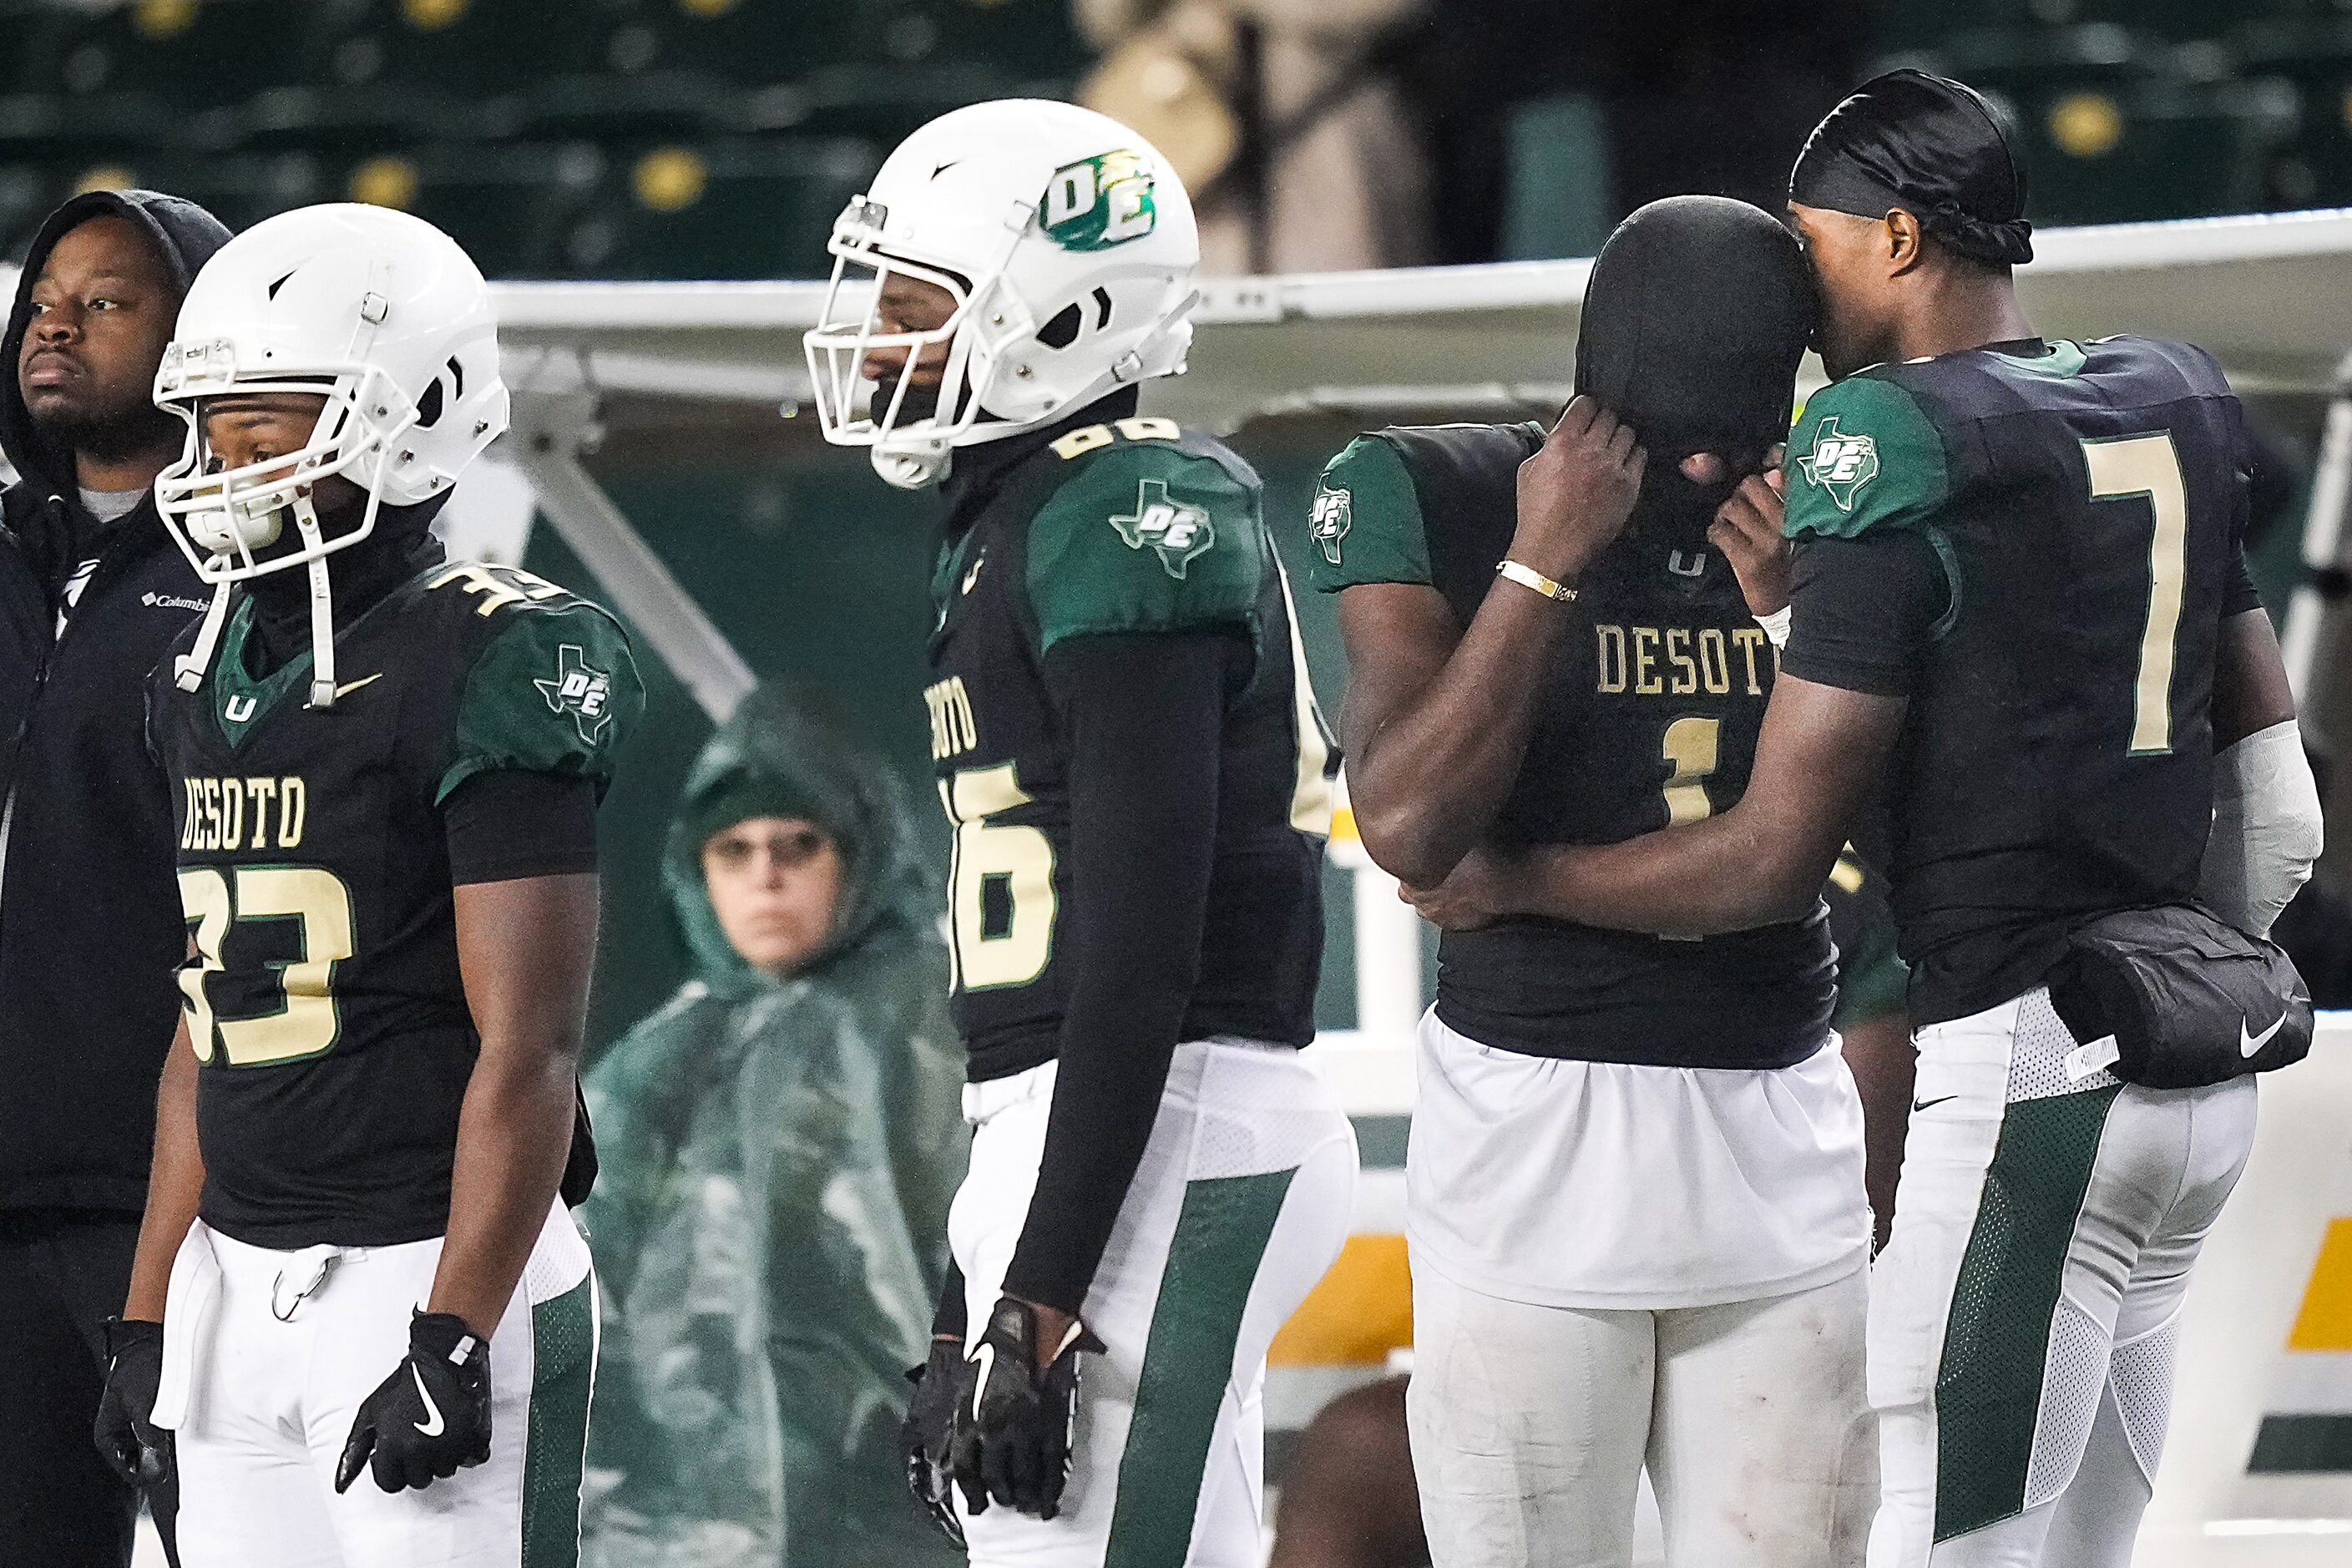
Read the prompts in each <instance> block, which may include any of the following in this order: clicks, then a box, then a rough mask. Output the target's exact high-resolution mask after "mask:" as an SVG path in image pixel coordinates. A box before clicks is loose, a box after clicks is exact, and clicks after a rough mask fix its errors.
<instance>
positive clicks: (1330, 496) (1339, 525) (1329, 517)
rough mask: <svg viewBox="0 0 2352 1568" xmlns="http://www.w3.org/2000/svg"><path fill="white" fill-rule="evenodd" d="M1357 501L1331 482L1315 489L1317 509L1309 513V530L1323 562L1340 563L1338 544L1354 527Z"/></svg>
mask: <svg viewBox="0 0 2352 1568" xmlns="http://www.w3.org/2000/svg"><path fill="white" fill-rule="evenodd" d="M1355 511H1356V498H1355V497H1354V496H1352V495H1350V494H1349V493H1348V489H1347V487H1346V486H1344V485H1335V484H1332V483H1330V482H1328V480H1327V481H1325V482H1324V483H1322V484H1320V485H1318V486H1317V487H1316V489H1315V507H1314V510H1312V511H1310V512H1308V513H1307V532H1308V534H1309V535H1310V536H1311V537H1312V538H1313V539H1314V541H1315V542H1316V543H1317V544H1318V545H1319V546H1320V547H1321V548H1322V551H1323V559H1324V560H1326V561H1328V562H1329V563H1331V564H1332V565H1334V566H1337V565H1338V564H1339V542H1340V541H1341V540H1343V539H1345V538H1347V537H1348V530H1349V529H1350V528H1352V527H1354V526H1355V522H1356V517H1355Z"/></svg>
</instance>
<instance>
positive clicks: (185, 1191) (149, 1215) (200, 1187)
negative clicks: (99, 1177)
mask: <svg viewBox="0 0 2352 1568" xmlns="http://www.w3.org/2000/svg"><path fill="white" fill-rule="evenodd" d="M204 1190H205V1157H204V1153H203V1152H202V1150H201V1149H200V1148H199V1147H198V1146H197V1143H196V1054H195V1051H194V1049H193V1048H192V1047H190V1045H189V1043H188V1025H187V1020H186V1019H185V1018H183V1019H182V1020H181V1021H180V1028H179V1032H178V1033H177V1034H176V1035H174V1036H173V1039H172V1050H171V1054H170V1055H169V1056H167V1057H165V1058H163V1079H162V1081H161V1082H159V1083H158V1084H157V1085H156V1089H155V1152H154V1162H153V1163H152V1165H151V1166H150V1167H149V1171H148V1175H147V1207H146V1212H145V1213H143V1214H142V1215H141V1216H140V1220H139V1249H138V1251H137V1253H136V1254H135V1255H134V1256H133V1258H132V1260H131V1289H130V1291H129V1293H128V1294H127V1295H126V1296H125V1298H124V1300H123V1304H122V1315H123V1316H124V1317H125V1318H129V1319H132V1320H134V1321H143V1322H161V1321H163V1310H164V1306H165V1297H166V1296H167V1295H168V1294H169V1292H170V1289H171V1283H172V1260H173V1258H176V1257H178V1256H179V1251H180V1244H181V1243H182V1242H183V1241H184V1240H186V1239H187V1235H188V1227H189V1226H192V1225H194V1223H195V1220H196V1205H197V1204H198V1202H199V1201H200V1200H201V1199H202V1198H203V1196H204Z"/></svg>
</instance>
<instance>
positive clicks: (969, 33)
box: [898, 0, 1088, 97]
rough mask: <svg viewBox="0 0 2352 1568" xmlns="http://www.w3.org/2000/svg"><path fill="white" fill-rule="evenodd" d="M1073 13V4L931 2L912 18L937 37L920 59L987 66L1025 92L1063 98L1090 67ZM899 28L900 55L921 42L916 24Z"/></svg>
mask: <svg viewBox="0 0 2352 1568" xmlns="http://www.w3.org/2000/svg"><path fill="white" fill-rule="evenodd" d="M1072 9H1073V7H1072V6H1071V5H1070V0H927V3H926V4H925V5H922V6H921V7H919V9H918V10H917V11H915V12H912V13H910V14H909V16H910V18H911V17H917V16H919V17H920V18H921V19H922V20H923V21H925V22H928V23H929V26H930V28H931V29H932V30H933V32H934V33H935V37H933V38H932V39H930V40H929V48H928V49H927V50H925V51H924V52H923V53H922V54H921V55H920V56H919V58H926V59H932V60H940V61H966V60H969V61H974V62H978V63H982V64H986V65H988V66H990V67H992V68H994V69H995V70H996V71H997V72H999V73H1000V74H1002V75H1003V76H1004V77H1005V78H1007V79H1010V80H1011V81H1013V82H1015V83H1018V84H1020V86H1021V90H1023V91H1024V92H1027V93H1031V94H1038V93H1043V94H1045V95H1046V96H1053V97H1061V96H1066V94H1067V92H1068V84H1069V83H1071V82H1073V81H1075V80H1076V79H1077V77H1078V75H1079V73H1080V71H1081V70H1082V69H1084V68H1085V67H1086V65H1087V63H1088V51H1087V47H1086V45H1085V44H1084V43H1083V42H1082V41H1081V40H1080V39H1079V37H1078V35H1077V31H1076V27H1075V26H1074V25H1073V24H1072V21H1071V11H1072ZM899 26H900V27H901V28H902V29H903V31H902V34H901V41H900V43H899V46H898V47H899V48H900V50H902V51H903V50H904V49H905V48H906V47H907V46H908V45H909V44H912V43H915V42H918V41H920V29H919V28H917V27H915V26H914V24H913V22H912V20H911V19H910V20H909V21H907V22H902V23H901V24H899Z"/></svg>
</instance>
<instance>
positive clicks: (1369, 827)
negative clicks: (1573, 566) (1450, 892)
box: [1348, 579, 1577, 886]
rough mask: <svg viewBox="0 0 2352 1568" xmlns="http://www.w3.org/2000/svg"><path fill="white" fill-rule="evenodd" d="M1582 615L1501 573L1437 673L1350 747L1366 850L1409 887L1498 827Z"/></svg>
mask: <svg viewBox="0 0 2352 1568" xmlns="http://www.w3.org/2000/svg"><path fill="white" fill-rule="evenodd" d="M1576 614H1577V612H1576V611H1574V610H1573V609H1571V608H1570V607H1569V606H1567V605H1559V604H1555V603H1553V602H1551V601H1550V600H1548V599H1545V598H1544V597H1542V596H1541V595H1538V594H1536V593H1534V592H1532V591H1530V590H1528V589H1527V588H1524V587H1521V586H1520V585H1518V584H1516V583H1507V582H1503V581H1501V580H1500V579H1497V580H1496V584H1495V585H1494V587H1493V588H1491V589H1490V590H1489V591H1488V592H1487V595H1486V601H1485V602H1484V604H1483V605H1481V606H1480V607H1479V610H1478V614H1477V615H1476V616H1475V617H1473V618H1472V620H1471V623H1470V626H1469V629H1468V630H1467V631H1465V633H1463V635H1462V640H1461V641H1460V642H1459V643H1458V644H1456V645H1455V647H1454V651H1453V653H1452V654H1451V655H1450V656H1449V657H1448V658H1446V660H1445V662H1444V666H1443V667H1442V668H1440V669H1439V670H1438V671H1437V673H1436V675H1435V676H1434V677H1433V679H1431V680H1430V681H1429V683H1428V684H1427V685H1426V686H1424V687H1423V688H1422V689H1421V690H1420V691H1419V692H1418V693H1417V694H1415V695H1414V696H1413V697H1412V699H1411V700H1408V701H1406V702H1404V703H1403V704H1402V705H1400V706H1399V708H1398V709H1397V710H1396V711H1395V712H1394V713H1393V714H1392V715H1391V716H1390V717H1388V718H1387V719H1386V720H1385V721H1383V722H1381V724H1380V725H1379V726H1378V727H1377V728H1376V729H1374V730H1373V731H1371V732H1370V734H1368V735H1362V736H1360V737H1351V739H1355V740H1356V742H1357V743H1356V745H1355V747H1354V749H1352V750H1351V751H1350V752H1349V758H1348V787H1349V803H1350V805H1352V806H1353V808H1354V811H1355V815H1356V826H1357V830H1358V831H1359V832H1360V834H1361V835H1362V836H1363V841H1364V847H1365V849H1366V850H1367V851H1368V852H1369V853H1370V856H1371V858H1373V860H1374V861H1375V862H1377V863H1378V864H1379V865H1380V866H1381V868H1382V869H1384V870H1386V871H1388V872H1389V873H1390V874H1391V875H1392V876H1394V877H1396V878H1398V879H1401V880H1402V881H1404V882H1407V883H1412V884H1415V885H1423V886H1425V885H1432V884H1434V883H1437V882H1441V881H1443V880H1444V879H1445V876H1446V874H1447V873H1448V872H1450V871H1452V870H1453V869H1454V866H1455V865H1456V864H1457V863H1458V862H1459V861H1460V860H1461V858H1462V857H1463V856H1465V855H1466V854H1468V853H1469V852H1470V850H1471V847H1473V846H1474V845H1475V844H1476V843H1477V842H1478V840H1479V839H1480V838H1481V837H1484V836H1485V834H1486V829H1487V828H1488V827H1489V826H1491V825H1492V824H1493V822H1494V820H1495V814H1496V812H1498V811H1499V810H1501V809H1502V805H1503V802H1504V800H1505V799H1506V798H1507V796H1508V795H1510V792H1511V786H1512V784H1514V783H1516V782H1517V778H1518V775H1519V769H1520V766H1521V764H1522V763H1524V761H1525V760H1526V756H1527V749H1528V733H1529V731H1531V730H1532V728H1533V727H1534V723H1535V713H1536V704H1537V701H1538V698H1539V696H1540V694H1541V691H1542V689H1543V680H1542V672H1543V671H1544V670H1546V669H1547V668H1549V666H1550V663H1551V660H1552V658H1553V656H1554V652H1555V650H1556V649H1557V648H1558V647H1559V639H1560V638H1561V637H1563V636H1564V635H1566V631H1567V627H1568V626H1569V624H1570V621H1571V620H1572V619H1573V618H1574V616H1576Z"/></svg>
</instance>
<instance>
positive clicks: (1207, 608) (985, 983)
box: [925, 416, 1339, 1081]
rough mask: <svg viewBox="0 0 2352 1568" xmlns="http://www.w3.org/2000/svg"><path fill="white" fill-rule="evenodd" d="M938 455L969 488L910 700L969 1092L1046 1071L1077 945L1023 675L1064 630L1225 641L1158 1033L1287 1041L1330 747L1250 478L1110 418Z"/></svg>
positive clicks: (1298, 1021) (1325, 801)
mask: <svg viewBox="0 0 2352 1568" xmlns="http://www.w3.org/2000/svg"><path fill="white" fill-rule="evenodd" d="M1009 445H1010V444H1009V443H1008V447H1009ZM975 458H977V459H978V460H977V461H974V460H973V459H975ZM958 461H959V463H963V464H966V465H967V468H970V469H973V470H977V471H978V472H980V473H982V474H984V475H986V476H988V477H987V478H986V479H982V480H981V481H979V483H978V484H974V485H971V488H970V489H965V488H963V486H962V485H961V484H960V485H958V487H957V488H956V489H951V490H950V495H951V497H952V498H953V499H954V501H955V505H956V512H957V515H956V516H955V517H954V518H953V519H951V521H950V531H949V537H948V540H947V542H946V544H945V545H944V547H943V548H942V550H941V552H940V560H939V563H938V567H937V571H936V574H935V576H934V578H933V582H932V596H933V600H934V605H935V608H936V610H937V615H938V618H937V623H936V627H935V629H934V631H933V633H932V637H931V644H930V653H931V669H932V678H933V684H932V685H931V686H930V688H929V690H928V691H927V692H926V693H925V696H926V700H927V701H928V704H929V710H930V723H931V754H932V757H933V759H934V762H935V764H936V767H937V771H938V777H939V787H940V801H941V803H942V804H943V805H945V806H946V808H947V811H948V816H949V818H950V821H951V822H952V823H953V824H954V826H955V850H954V859H953V862H952V868H951V886H950V893H949V899H950V934H951V937H952V952H953V958H954V964H955V989H954V996H953V1008H954V1013H955V1017H956V1024H957V1027H958V1029H959V1030H960V1031H961V1034H962V1035H963V1037H964V1042H965V1045H966V1047H967V1048H968V1049H969V1051H970V1052H971V1077H972V1079H974V1080H975V1081H981V1080H984V1079H993V1078H1001V1077H1003V1076H1005V1075H1007V1074H1010V1073H1015V1072H1021V1071H1024V1070H1026V1069H1027V1068H1033V1067H1035V1066H1037V1065H1038V1064H1040V1063H1042V1062H1045V1061H1047V1060H1050V1059H1052V1058H1053V1057H1054V1056H1055V1051H1056V1049H1057V1047H1058V1045H1059V1039H1060V1030H1061V1024H1062V1011H1063V1005H1064V1001H1065V999H1066V996H1067V994H1068V987H1069V984H1070V978H1069V976H1070V962H1069V960H1070V954H1071V952H1073V951H1074V950H1075V949H1076V948H1077V947H1078V946H1080V945H1081V943H1082V942H1083V938H1082V936H1080V935H1079V934H1078V933H1075V932H1073V931H1069V930H1067V929H1066V927H1067V925H1068V923H1069V922H1068V921H1066V920H1065V919H1064V918H1063V915H1064V906H1065V904H1066V902H1067V899H1068V893H1069V889H1070V888H1071V886H1072V882H1071V877H1072V872H1073V868H1072V866H1071V863H1070V788H1069V749H1068V746H1067V743H1066V739H1065V736H1064V731H1063V723H1062V719H1061V716H1060V714H1059V712H1058V710H1056V708H1055V701H1054V699H1053V698H1052V696H1051V695H1050V694H1049V693H1048V691H1047V689H1046V684H1045V657H1046V654H1047V652H1048V651H1049V650H1050V649H1051V648H1053V647H1054V646H1055V644H1056V643H1058V642H1060V641H1061V640H1062V639H1064V638H1067V637H1092V636H1101V635H1107V634H1108V635H1129V634H1133V635H1143V636H1149V635H1151V634H1155V633H1160V634H1165V633H1187V632H1202V631H1231V632H1238V633H1241V634H1244V635H1245V636H1246V637H1248V639H1249V642H1250V648H1251V657H1250V658H1249V661H1248V668H1249V675H1248V678H1247V680H1246V682H1245V684H1244V685H1243V686H1242V687H1241V689H1238V690H1235V691H1232V692H1229V693H1228V696H1227V699H1226V702H1225V706H1224V720H1223V734H1222V737H1221V740H1220V746H1221V751H1220V755H1219V758H1218V767H1217V791H1218V798H1217V814H1216V829H1215V832H1216V843H1215V862H1214V866H1213V870H1212V873H1211V879H1210V886H1209V906H1208V915H1207V920H1206V921H1205V923H1204V926H1203V931H1202V951H1201V962H1200V968H1199V972H1198V979H1197V980H1196V981H1195V983H1194V984H1193V986H1192V994H1191V999H1190V1004H1189V1005H1188V1007H1187V1010H1186V1014H1185V1017H1184V1022H1183V1026H1182V1027H1183V1032H1182V1033H1181V1036H1180V1038H1181V1039H1185V1040H1196V1039H1207V1038H1213V1037H1223V1036H1231V1037H1241V1038H1245V1039H1252V1040H1262V1041H1267V1042H1270V1043H1275V1044H1282V1045H1292V1046H1304V1045H1306V1044H1307V1042H1308V1040H1310V1039H1311V1038H1313V1037H1314V1032H1315V985H1316V981H1317V978H1318V974H1319V973H1320V965H1321V959H1322V946H1323V925H1322V884H1321V875H1322V871H1321V868H1322V858H1323V840H1324V837H1325V836H1326V835H1327V834H1328V832H1329V826H1330V815H1331V781H1332V778H1333V777H1334V776H1335V775H1336V774H1337V773H1338V771H1339V753H1338V750H1337V748H1336V747H1334V746H1333V745H1332V744H1331V743H1330V742H1329V739H1328V735H1327V734H1326V732H1325V731H1324V728H1323V721H1322V719H1321V717H1320V715H1319V714H1318V712H1317V710H1316V707H1315V698H1314V692H1313V689H1312V688H1311V687H1310V686H1309V685H1308V684H1307V670H1306V660H1305V655H1304V653H1303V651H1302V650H1301V648H1300V646H1299V643H1298V638H1297V634H1296V632H1295V631H1294V630H1293V628H1292V623H1291V616H1290V596H1289V590H1288V587H1287V585H1286V584H1285V582H1284V580H1283V575H1282V568H1281V566H1280V564H1279V563H1278V562H1277V561H1276V557H1275V553H1274V545H1273V542H1272V541H1271V540H1270V539H1269V538H1268V537H1267V535H1266V532H1265V524H1264V521H1263V519H1262V516H1261V514H1260V510H1259V503H1258V480H1257V476H1256V475H1255V473H1253V472H1252V471H1251V470H1250V468H1249V466H1248V465H1247V464H1246V463H1244V462H1243V461H1242V459H1241V458H1238V457H1236V456H1234V454H1233V453H1232V452H1230V451H1228V450H1227V449H1225V448H1224V447H1223V446H1221V445H1220V444H1218V443H1217V442H1215V441H1213V440H1210V439H1208V438H1206V437H1200V436H1197V435H1194V434H1192V433H1191V432H1188V431H1184V430H1182V429H1181V428H1180V427H1179V426H1177V425H1176V424H1175V423H1174V422H1172V421H1171V420H1167V419H1159V418H1149V417H1142V418H1139V417H1133V416H1130V417H1128V418H1124V419H1117V420H1111V421H1108V422H1105V423H1102V424H1096V425H1080V426H1076V427H1075V428H1073V429H1071V430H1069V431H1067V432H1066V433H1064V434H1062V435H1060V436H1058V437H1054V438H1052V439H1050V440H1039V441H1036V442H1034V446H1033V447H1026V448H1015V449H1011V450H1005V451H1001V452H1000V451H994V450H992V449H990V448H984V447H983V448H979V449H978V450H977V451H975V452H967V453H964V454H961V455H960V456H959V458H958ZM966 482H967V483H969V481H966ZM959 492H961V493H959ZM1139 700H1143V698H1142V696H1141V694H1139Z"/></svg>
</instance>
